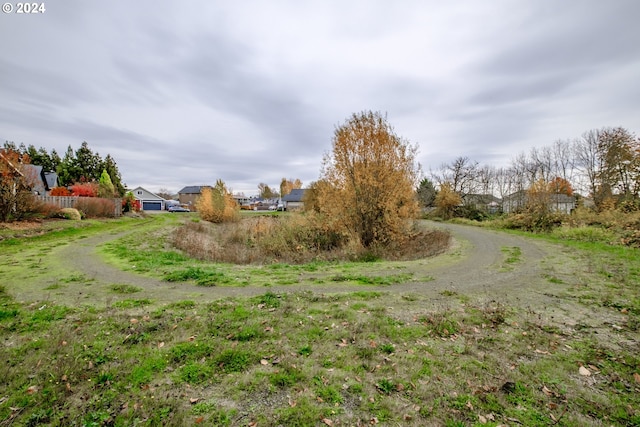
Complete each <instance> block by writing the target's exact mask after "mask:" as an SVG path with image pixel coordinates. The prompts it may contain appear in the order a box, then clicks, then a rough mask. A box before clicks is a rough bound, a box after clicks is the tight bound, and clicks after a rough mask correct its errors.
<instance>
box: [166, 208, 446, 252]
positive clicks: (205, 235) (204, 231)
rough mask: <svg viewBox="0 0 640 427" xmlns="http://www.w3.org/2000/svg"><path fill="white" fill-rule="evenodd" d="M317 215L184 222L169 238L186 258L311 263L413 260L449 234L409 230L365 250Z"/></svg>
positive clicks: (442, 244) (439, 244)
mask: <svg viewBox="0 0 640 427" xmlns="http://www.w3.org/2000/svg"><path fill="white" fill-rule="evenodd" d="M342 230H343V229H342V228H340V227H339V226H338V225H337V223H335V222H332V221H328V220H326V219H325V218H323V217H322V216H321V215H319V214H315V213H306V214H295V215H287V216H257V217H252V218H245V219H243V220H242V221H239V222H236V223H225V224H219V225H216V224H207V223H201V222H198V223H193V222H191V223H187V224H185V225H184V226H182V227H181V228H179V229H177V230H176V231H175V232H174V234H173V237H172V242H173V244H174V246H176V247H177V248H179V249H181V250H183V251H185V252H186V253H188V254H189V255H190V256H193V257H196V258H199V259H204V260H209V261H215V262H229V263H235V264H247V263H264V262H288V263H293V264H299V263H305V262H311V261H332V260H366V259H380V258H382V259H415V258H422V257H426V256H431V255H435V254H438V253H441V252H443V251H444V250H445V249H446V248H447V247H448V245H449V239H450V237H449V235H448V234H447V233H445V232H441V231H427V230H423V229H417V228H416V229H413V230H411V233H410V234H408V235H406V236H405V237H404V238H403V239H399V240H397V241H396V242H394V243H393V244H387V245H377V246H370V247H368V248H365V247H364V246H363V245H362V244H361V243H360V240H359V239H358V237H357V236H355V235H350V234H347V233H345V232H344V231H342Z"/></svg>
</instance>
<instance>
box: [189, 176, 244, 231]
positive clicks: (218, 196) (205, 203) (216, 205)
mask: <svg viewBox="0 0 640 427" xmlns="http://www.w3.org/2000/svg"><path fill="white" fill-rule="evenodd" d="M196 209H197V211H198V213H199V214H200V218H202V219H203V220H205V221H209V222H213V223H216V224H219V223H222V222H231V221H237V220H238V219H239V211H240V207H239V206H238V204H237V203H236V201H235V199H234V198H233V195H232V194H231V193H230V192H229V191H228V190H227V188H226V186H225V184H224V182H223V181H222V180H218V182H217V183H216V186H215V187H213V188H212V187H206V188H204V189H203V190H202V193H201V194H200V197H199V198H198V200H197V201H196Z"/></svg>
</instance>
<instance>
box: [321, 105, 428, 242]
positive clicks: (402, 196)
mask: <svg viewBox="0 0 640 427" xmlns="http://www.w3.org/2000/svg"><path fill="white" fill-rule="evenodd" d="M332 145H333V149H332V153H331V154H330V155H327V156H325V159H324V161H323V170H322V177H321V181H322V182H323V183H324V184H323V185H321V186H318V188H317V194H316V198H317V205H316V206H317V208H318V209H319V210H320V212H322V213H324V214H326V216H327V217H331V218H336V219H338V220H339V223H340V224H341V225H342V227H343V228H344V229H345V230H347V231H348V232H349V233H352V234H353V235H354V236H356V237H357V238H358V239H359V241H360V244H361V245H362V246H363V247H365V248H368V247H373V246H378V245H384V244H390V243H392V242H394V241H398V240H403V239H405V238H406V234H407V232H408V231H409V230H410V228H411V226H412V223H413V219H415V218H416V217H417V215H418V203H417V200H416V198H415V192H414V189H415V187H416V184H417V178H418V175H419V170H420V168H419V165H418V164H417V162H416V160H415V156H416V153H417V146H414V145H410V144H409V143H408V142H407V141H405V140H404V139H402V138H400V137H399V136H398V135H396V134H395V132H394V130H393V128H392V127H391V125H390V124H389V123H387V120H386V118H385V117H383V116H382V115H381V114H380V113H373V112H370V111H369V112H362V113H360V114H354V115H353V116H352V117H351V118H350V119H349V120H347V121H346V123H345V124H343V125H342V126H340V127H338V128H337V129H336V130H335V132H334V136H333V144H332Z"/></svg>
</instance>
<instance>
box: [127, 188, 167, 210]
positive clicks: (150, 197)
mask: <svg viewBox="0 0 640 427" xmlns="http://www.w3.org/2000/svg"><path fill="white" fill-rule="evenodd" d="M131 193H132V194H133V197H135V198H136V200H137V201H138V203H139V204H140V209H141V210H143V211H162V210H164V209H165V203H166V200H165V199H163V198H162V197H160V196H158V195H157V194H154V193H152V192H151V191H149V190H146V189H144V188H142V187H137V188H135V189H133V190H131Z"/></svg>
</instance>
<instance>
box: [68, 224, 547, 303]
mask: <svg viewBox="0 0 640 427" xmlns="http://www.w3.org/2000/svg"><path fill="white" fill-rule="evenodd" d="M435 226H436V227H440V228H444V229H447V230H449V231H450V232H451V233H452V234H453V235H454V238H455V242H456V243H455V245H454V248H453V249H452V250H451V251H450V253H449V254H447V255H443V256H440V257H436V258H433V259H429V260H425V261H424V262H411V263H406V265H407V266H408V267H407V268H408V269H409V270H410V271H412V272H413V273H414V274H415V275H416V276H417V277H424V276H431V277H433V279H434V280H432V281H429V282H426V283H416V282H410V283H405V284H398V285H393V287H392V288H390V287H389V286H362V285H359V286H357V287H354V286H348V285H344V284H339V283H338V284H335V285H332V284H323V285H308V284H307V285H286V286H270V287H269V288H268V290H270V291H272V292H295V291H300V290H311V291H314V292H319V293H332V292H348V291H354V290H381V291H389V290H393V291H394V292H407V293H418V294H429V295H437V294H439V293H441V292H442V291H444V290H448V291H451V292H460V293H469V292H472V293H481V292H484V293H487V294H488V295H489V294H492V293H495V292H498V291H499V292H501V293H510V292H513V291H515V292H517V293H520V290H521V288H522V287H523V286H525V284H527V285H530V284H531V283H532V282H535V281H536V279H539V278H540V275H541V273H540V262H541V260H542V259H543V258H544V257H545V256H546V254H547V251H548V250H549V249H548V248H544V247H543V245H541V244H540V243H538V242H534V241H533V240H530V239H525V238H522V237H517V236H512V235H508V234H505V233H499V232H494V231H487V230H484V229H480V228H475V227H468V226H461V225H452V224H437V225H435ZM121 236H122V234H101V235H98V236H94V237H90V238H87V239H83V240H79V241H77V242H76V243H74V244H73V245H67V246H65V247H64V248H62V249H60V251H59V253H58V257H59V258H60V259H61V260H65V261H64V262H65V263H66V264H67V265H68V267H69V268H70V269H72V270H75V271H78V272H80V273H82V274H84V275H85V276H87V277H88V278H90V279H93V280H95V281H96V282H97V283H103V284H114V283H116V284H130V285H134V286H138V287H141V288H143V289H145V290H146V291H150V292H153V293H154V295H155V296H154V299H157V298H158V297H160V298H161V299H166V300H175V299H184V298H189V297H193V296H194V295H198V296H202V297H206V298H215V297H225V296H239V295H257V294H262V293H264V292H266V291H267V289H265V288H264V287H251V286H248V287H212V288H203V287H197V288H196V287H195V286H188V287H187V285H185V284H175V283H168V282H164V281H161V280H158V279H155V278H150V277H146V276H142V275H137V274H134V273H131V272H127V271H122V270H119V269H118V268H116V267H113V266H111V265H109V264H106V263H105V262H103V261H102V260H101V259H100V257H99V255H98V254H97V253H96V250H97V249H96V248H97V247H98V246H99V245H101V244H103V243H106V242H109V241H111V240H115V239H117V238H118V237H121ZM514 247H517V248H519V249H520V251H521V256H520V261H518V262H516V263H514V264H513V265H510V266H508V267H509V269H505V268H502V267H501V264H502V263H503V261H504V258H505V254H504V253H503V249H504V248H514Z"/></svg>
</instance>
